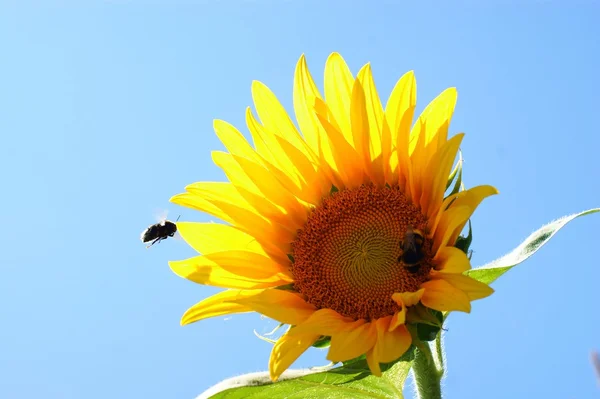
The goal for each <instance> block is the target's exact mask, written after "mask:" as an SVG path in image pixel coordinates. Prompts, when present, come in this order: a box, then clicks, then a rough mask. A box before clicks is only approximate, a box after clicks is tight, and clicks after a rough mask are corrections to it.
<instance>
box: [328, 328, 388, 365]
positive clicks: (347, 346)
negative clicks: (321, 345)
mask: <svg viewBox="0 0 600 399" xmlns="http://www.w3.org/2000/svg"><path fill="white" fill-rule="evenodd" d="M372 327H373V326H372V323H365V320H358V321H355V322H354V323H350V324H349V325H347V326H346V327H345V328H344V330H343V331H340V332H338V333H336V334H334V335H332V336H331V346H330V347H329V353H328V354H327V359H328V360H331V361H332V362H343V361H346V360H350V359H354V358H356V357H358V356H360V355H363V354H365V353H367V351H369V350H370V349H371V348H372V347H373V345H375V341H376V340H377V334H376V332H375V329H374V328H372Z"/></svg>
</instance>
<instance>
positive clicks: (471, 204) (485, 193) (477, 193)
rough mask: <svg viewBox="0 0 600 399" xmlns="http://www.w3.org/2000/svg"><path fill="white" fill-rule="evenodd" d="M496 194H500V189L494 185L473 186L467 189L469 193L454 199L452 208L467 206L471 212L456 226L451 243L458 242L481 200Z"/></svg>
mask: <svg viewBox="0 0 600 399" xmlns="http://www.w3.org/2000/svg"><path fill="white" fill-rule="evenodd" d="M496 194H498V190H497V189H496V188H495V187H492V186H487V185H484V186H476V187H471V188H470V189H468V190H467V193H466V194H465V195H463V196H461V197H460V198H457V199H456V201H454V202H453V203H452V205H450V209H452V208H454V207H462V206H466V207H468V208H469V209H470V213H469V215H468V216H467V218H466V219H465V220H463V222H462V223H460V224H459V225H458V226H456V227H455V228H454V233H453V234H452V236H451V237H450V241H449V242H451V243H454V242H456V239H457V238H458V235H459V234H460V232H461V231H462V230H463V229H464V228H465V224H466V223H467V221H468V220H469V218H470V217H471V215H472V214H473V212H475V209H477V207H478V206H479V204H481V201H483V200H484V199H485V198H487V197H489V196H492V195H496Z"/></svg>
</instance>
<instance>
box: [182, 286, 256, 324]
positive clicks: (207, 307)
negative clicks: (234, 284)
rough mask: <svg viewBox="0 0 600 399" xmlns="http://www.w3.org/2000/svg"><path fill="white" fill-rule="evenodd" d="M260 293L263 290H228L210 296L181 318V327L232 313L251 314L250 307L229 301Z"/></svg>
mask: <svg viewBox="0 0 600 399" xmlns="http://www.w3.org/2000/svg"><path fill="white" fill-rule="evenodd" d="M259 292H262V290H246V291H239V290H227V291H223V292H219V293H218V294H215V295H213V296H210V297H208V298H206V299H204V300H203V301H200V302H198V303H197V304H195V305H194V306H192V307H191V308H189V309H188V310H187V311H186V312H185V313H184V314H183V317H182V318H181V325H182V326H184V325H186V324H190V323H194V322H197V321H199V320H203V319H207V318H209V317H218V316H223V315H226V314H232V313H246V312H251V311H252V309H251V308H249V307H248V306H244V305H240V304H237V303H234V302H228V301H230V300H232V299H235V298H240V297H243V296H252V295H256V294H257V293H259Z"/></svg>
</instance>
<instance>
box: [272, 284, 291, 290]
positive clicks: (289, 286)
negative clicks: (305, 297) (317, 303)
mask: <svg viewBox="0 0 600 399" xmlns="http://www.w3.org/2000/svg"><path fill="white" fill-rule="evenodd" d="M274 289H276V290H283V291H296V290H295V289H294V283H289V284H286V285H279V286H277V287H274Z"/></svg>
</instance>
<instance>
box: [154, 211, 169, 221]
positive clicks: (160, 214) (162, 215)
mask: <svg viewBox="0 0 600 399" xmlns="http://www.w3.org/2000/svg"><path fill="white" fill-rule="evenodd" d="M168 215H169V211H168V210H166V209H162V210H159V211H156V212H154V218H155V219H156V221H157V222H158V223H164V222H165V220H167V216H168Z"/></svg>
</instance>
